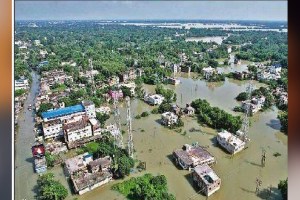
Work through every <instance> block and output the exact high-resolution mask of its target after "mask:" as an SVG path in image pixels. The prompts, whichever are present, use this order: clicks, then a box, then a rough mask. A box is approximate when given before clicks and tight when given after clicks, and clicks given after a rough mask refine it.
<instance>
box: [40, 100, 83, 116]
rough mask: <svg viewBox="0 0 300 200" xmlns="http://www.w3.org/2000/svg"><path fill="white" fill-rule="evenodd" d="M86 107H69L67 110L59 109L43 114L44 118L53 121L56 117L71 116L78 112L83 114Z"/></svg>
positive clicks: (79, 105)
mask: <svg viewBox="0 0 300 200" xmlns="http://www.w3.org/2000/svg"><path fill="white" fill-rule="evenodd" d="M83 111H84V107H83V105H81V104H78V105H75V106H69V107H66V108H59V109H56V110H51V111H47V112H42V118H43V119H44V118H47V119H52V118H56V117H61V116H65V115H70V114H73V113H77V112H83Z"/></svg>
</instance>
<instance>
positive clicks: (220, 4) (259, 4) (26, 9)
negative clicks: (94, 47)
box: [15, 0, 287, 21]
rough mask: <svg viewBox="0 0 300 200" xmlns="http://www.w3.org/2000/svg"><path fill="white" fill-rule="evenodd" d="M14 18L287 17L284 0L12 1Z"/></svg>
mask: <svg viewBox="0 0 300 200" xmlns="http://www.w3.org/2000/svg"><path fill="white" fill-rule="evenodd" d="M15 19H16V20H111V19H116V20H119V19H125V20H134V19H140V20H145V19H209V20H271V21H287V1H18V0H16V1H15Z"/></svg>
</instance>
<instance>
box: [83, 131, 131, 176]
mask: <svg viewBox="0 0 300 200" xmlns="http://www.w3.org/2000/svg"><path fill="white" fill-rule="evenodd" d="M106 136H107V137H105V138H104V139H103V140H101V141H97V142H89V143H87V144H86V145H85V146H84V147H82V148H81V149H82V150H83V152H86V151H88V152H90V153H92V154H93V156H94V158H98V157H104V156H107V155H109V156H110V157H111V158H112V159H113V163H114V166H113V172H114V174H115V175H116V177H120V178H124V177H125V176H128V175H129V173H130V169H131V168H133V167H134V160H133V159H132V158H131V157H129V156H128V153H127V152H126V150H125V149H121V148H119V147H117V146H116V145H115V144H114V139H113V137H112V136H111V135H110V134H109V133H107V135H106Z"/></svg>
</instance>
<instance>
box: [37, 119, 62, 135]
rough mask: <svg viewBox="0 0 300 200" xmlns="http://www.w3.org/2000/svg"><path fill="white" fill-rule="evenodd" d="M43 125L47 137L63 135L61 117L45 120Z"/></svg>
mask: <svg viewBox="0 0 300 200" xmlns="http://www.w3.org/2000/svg"><path fill="white" fill-rule="evenodd" d="M42 125H43V132H44V138H45V139H49V138H58V137H62V136H63V129H62V122H61V120H60V119H55V120H51V121H47V122H43V123H42Z"/></svg>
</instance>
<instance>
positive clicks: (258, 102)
mask: <svg viewBox="0 0 300 200" xmlns="http://www.w3.org/2000/svg"><path fill="white" fill-rule="evenodd" d="M265 100H266V98H265V97H264V96H261V97H253V98H252V99H251V100H246V101H243V102H242V108H243V109H244V110H246V109H248V107H249V108H250V111H251V113H252V114H253V113H256V112H258V111H259V110H261V109H262V107H263V104H264V102H265Z"/></svg>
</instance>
